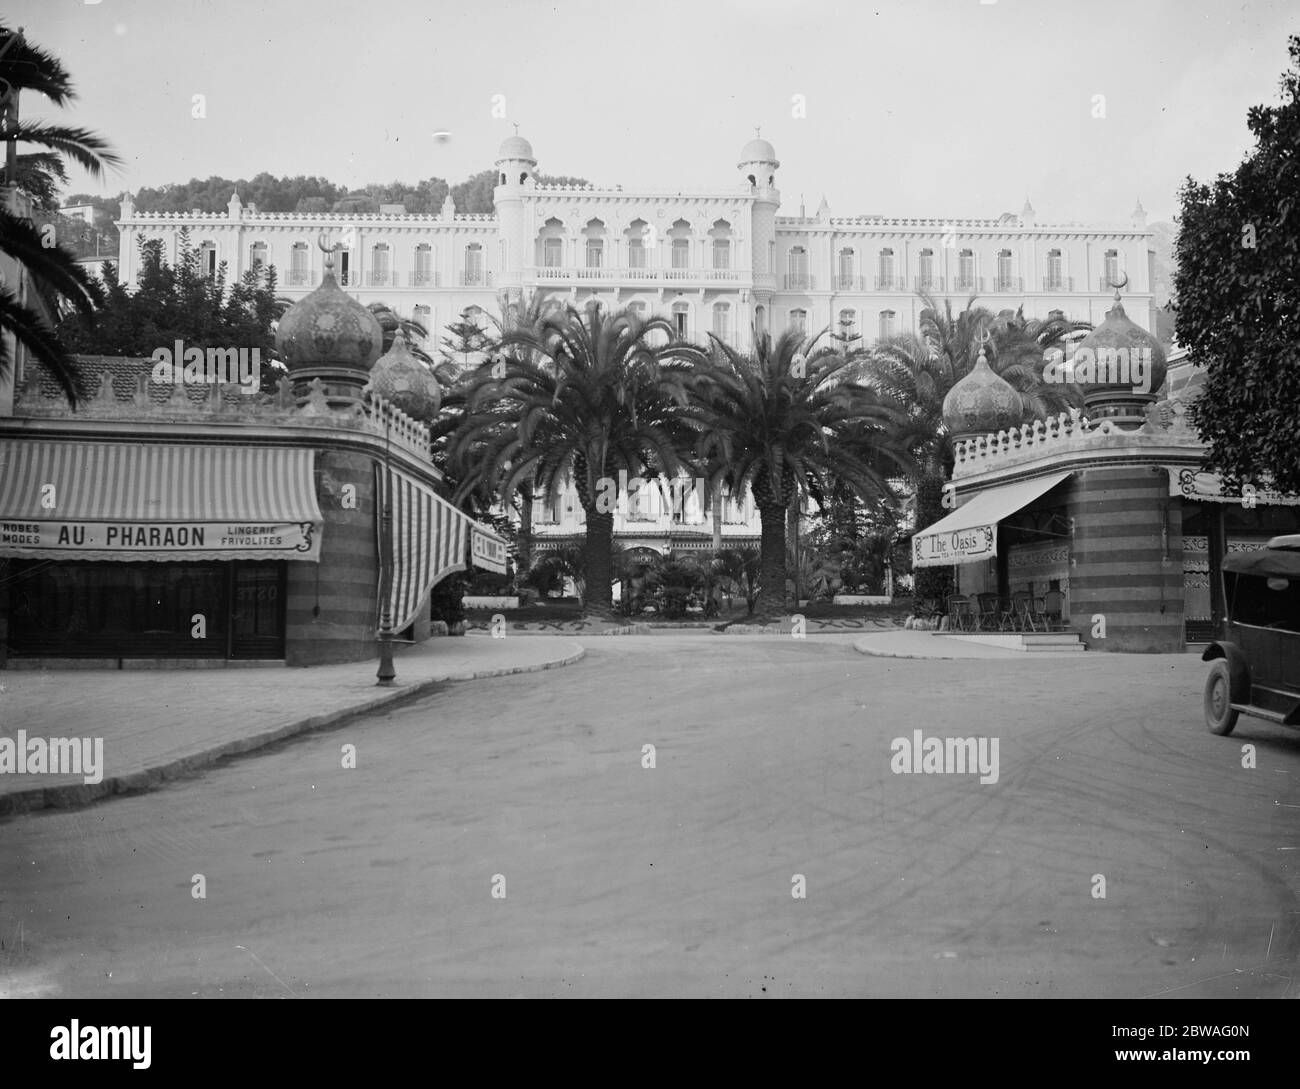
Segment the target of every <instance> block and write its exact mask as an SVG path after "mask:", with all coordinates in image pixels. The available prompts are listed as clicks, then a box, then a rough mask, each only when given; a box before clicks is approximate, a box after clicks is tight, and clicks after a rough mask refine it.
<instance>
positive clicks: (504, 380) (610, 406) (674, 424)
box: [451, 306, 698, 617]
mask: <svg viewBox="0 0 1300 1089" xmlns="http://www.w3.org/2000/svg"><path fill="white" fill-rule="evenodd" d="M499 346H500V347H501V348H502V349H504V350H505V356H504V358H503V359H500V360H498V361H497V362H496V363H493V362H490V361H489V362H486V363H484V364H481V365H480V366H479V367H478V368H476V370H475V371H474V373H473V377H472V381H471V385H470V388H469V391H468V394H467V408H466V415H465V418H464V419H463V420H462V421H461V423H460V426H459V427H458V428H457V429H456V432H455V434H454V435H453V436H452V442H451V457H452V463H453V465H454V468H455V472H456V474H457V475H458V476H459V477H460V481H461V482H460V486H459V489H458V492H457V495H458V496H462V495H466V494H469V493H471V492H474V491H479V492H480V493H490V494H493V495H496V496H499V497H500V498H501V499H502V500H503V501H506V502H509V501H510V500H511V499H512V497H513V496H514V495H515V494H516V493H517V492H518V491H519V490H520V489H521V486H524V485H528V484H533V485H535V486H536V488H537V489H538V490H539V491H540V492H541V493H542V494H544V495H547V496H558V494H559V492H560V489H561V488H562V487H563V486H565V485H566V484H567V483H569V482H572V484H573V486H574V487H575V489H576V491H577V494H578V500H579V502H580V503H581V504H582V508H583V511H584V512H585V514H586V517H587V532H586V543H585V545H584V552H585V557H586V561H585V569H586V575H587V591H588V597H587V602H586V606H587V610H588V612H590V613H592V614H593V615H596V616H600V617H612V616H613V600H612V595H611V579H612V574H613V571H612V546H613V533H614V504H615V503H616V502H617V500H618V498H619V495H620V494H621V492H622V491H623V487H624V481H625V480H626V479H630V478H632V477H637V476H639V477H642V478H645V479H650V478H654V477H658V476H660V475H667V476H670V477H671V476H675V475H676V474H677V473H678V472H679V471H680V470H681V468H682V466H683V464H684V459H685V454H686V452H687V451H689V449H690V447H691V439H692V437H693V431H692V430H691V421H690V420H689V413H688V411H687V408H686V405H687V395H686V382H687V378H688V377H689V374H690V371H691V363H690V362H689V360H688V359H687V358H684V357H686V356H689V355H690V352H691V350H690V349H689V348H688V347H687V346H685V345H682V344H678V343H675V342H674V341H673V340H672V326H671V325H670V324H669V323H668V322H666V321H664V320H663V319H661V318H655V319H651V320H649V321H643V320H642V319H641V318H640V317H638V316H637V315H636V314H635V313H632V312H630V311H626V310H624V311H619V312H617V313H614V314H606V312H605V311H604V310H603V309H602V308H601V307H599V306H589V307H588V308H587V309H586V312H585V313H581V312H579V311H578V310H577V309H576V308H574V307H572V306H567V307H565V308H563V309H561V310H557V311H554V312H552V313H548V314H547V315H546V316H545V317H543V318H542V319H541V321H540V323H539V324H538V327H537V328H536V329H517V330H515V331H514V332H510V333H507V334H506V335H505V336H503V337H502V338H501V339H500V341H499ZM511 349H517V350H515V351H511ZM697 354H698V353H697ZM494 372H496V373H498V374H501V375H502V377H500V378H497V377H495V376H494ZM620 473H625V474H626V477H625V478H623V480H620V477H619V474H620Z"/></svg>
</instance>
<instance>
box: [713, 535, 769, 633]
mask: <svg viewBox="0 0 1300 1089" xmlns="http://www.w3.org/2000/svg"><path fill="white" fill-rule="evenodd" d="M711 566H712V568H713V571H714V573H715V574H716V575H718V576H719V577H720V578H722V579H725V580H726V582H727V583H728V585H729V586H730V587H731V588H732V592H734V593H738V594H741V595H743V596H744V598H745V606H746V609H747V612H748V614H749V615H750V616H753V615H754V606H755V605H756V604H757V603H758V587H759V579H760V573H761V570H762V555H761V554H760V553H759V551H758V549H757V548H748V547H747V548H724V549H721V550H720V551H719V552H717V553H715V554H714V557H713V560H712V561H711Z"/></svg>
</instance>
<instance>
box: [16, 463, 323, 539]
mask: <svg viewBox="0 0 1300 1089" xmlns="http://www.w3.org/2000/svg"><path fill="white" fill-rule="evenodd" d="M314 463H315V451H314V450H303V449H285V448H279V447H248V446H185V445H179V444H172V445H166V444H148V445H146V444H140V443H112V442H75V441H66V442H56V441H44V440H37V441H32V440H26V439H5V440H0V556H27V557H37V558H43V559H80V560H121V561H139V560H158V561H164V560H171V561H175V560H204V559H219V560H229V559H250V560H262V559H280V560H311V561H319V559H320V536H321V528H322V526H323V524H324V519H323V518H322V516H321V512H320V507H319V505H318V504H317V502H316V484H315V477H314V475H313V466H314Z"/></svg>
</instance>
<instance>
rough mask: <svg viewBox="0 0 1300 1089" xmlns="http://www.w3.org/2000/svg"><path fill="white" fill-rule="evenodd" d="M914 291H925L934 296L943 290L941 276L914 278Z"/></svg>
mask: <svg viewBox="0 0 1300 1089" xmlns="http://www.w3.org/2000/svg"><path fill="white" fill-rule="evenodd" d="M916 290H917V291H925V292H928V293H930V294H931V295H936V294H938V293H939V292H941V291H942V290H943V277H942V276H918V277H917V278H916Z"/></svg>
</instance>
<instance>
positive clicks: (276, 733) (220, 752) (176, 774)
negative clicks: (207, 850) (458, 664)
mask: <svg viewBox="0 0 1300 1089" xmlns="http://www.w3.org/2000/svg"><path fill="white" fill-rule="evenodd" d="M586 654H587V651H586V649H585V648H583V647H582V646H579V647H578V649H577V650H576V651H574V652H573V653H571V654H569V655H567V656H566V657H564V658H560V659H557V660H556V661H553V662H542V663H541V664H540V665H528V666H506V667H504V668H501V669H477V670H471V671H469V672H466V673H451V674H448V675H447V676H442V677H431V678H429V679H428V680H423V681H417V682H415V683H414V684H411V685H409V686H406V687H403V688H399V689H397V690H396V691H392V692H386V693H384V694H383V695H382V696H376V697H374V698H373V699H369V700H366V701H365V702H363V703H354V704H350V705H349V706H347V707H342V708H340V709H339V710H337V711H329V712H327V713H325V714H321V715H313V716H312V717H310V718H304V719H299V720H298V721H296V722H289V723H285V724H284V725H282V726H276V727H273V728H272V729H270V730H265V731H263V732H262V733H259V734H253V735H251V736H249V737H237V738H234V739H232V740H230V741H226V742H223V743H222V744H219V745H214V746H213V747H211V748H208V749H204V750H202V751H201V752H196V753H189V754H187V755H185V756H180V757H177V758H175V759H173V760H169V761H167V762H166V763H162V764H157V765H154V766H151V767H144V768H140V769H138V770H135V771H127V772H122V773H121V774H118V775H111V776H105V777H104V778H103V780H101V781H100V782H98V783H65V784H62V785H60V786H50V787H31V788H27V789H24V790H15V791H12V792H10V793H8V794H0V817H8V816H13V815H14V814H18V813H29V812H31V811H33V810H36V809H77V808H80V807H81V806H86V805H90V804H92V803H93V802H97V801H99V800H101V799H103V798H107V797H110V796H111V795H114V794H137V793H141V792H143V791H146V790H153V789H154V788H156V787H157V786H159V785H160V784H161V783H165V782H167V781H168V780H171V779H178V778H180V777H181V776H184V775H188V774H190V773H191V772H194V771H197V770H198V769H200V768H204V767H208V766H209V765H211V764H215V763H216V762H217V761H218V760H221V759H223V758H225V757H228V756H240V755H242V754H244V753H249V752H253V751H255V750H257V749H261V748H265V747H266V746H267V745H274V744H275V743H276V742H277V741H283V740H285V739H286V738H289V737H295V736H297V735H298V734H305V733H311V732H313V731H315V730H323V729H327V728H329V727H331V726H339V725H341V724H343V723H344V722H347V721H348V720H349V719H353V718H359V717H361V716H362V715H365V714H369V713H371V712H373V711H377V710H379V709H381V708H385V707H394V706H397V705H400V704H402V703H407V702H411V701H414V700H415V699H417V698H419V697H420V696H423V695H426V694H427V693H428V692H430V691H431V690H432V689H434V688H436V687H437V686H438V685H440V684H446V683H447V682H449V681H475V680H485V679H487V678H489V677H506V676H510V675H511V674H515V673H540V672H542V670H545V669H558V668H559V667H561V666H567V665H572V664H573V663H574V662H577V661H580V660H581V659H582V658H584V657H586Z"/></svg>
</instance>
